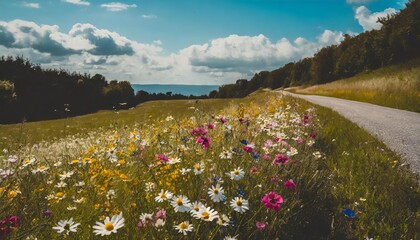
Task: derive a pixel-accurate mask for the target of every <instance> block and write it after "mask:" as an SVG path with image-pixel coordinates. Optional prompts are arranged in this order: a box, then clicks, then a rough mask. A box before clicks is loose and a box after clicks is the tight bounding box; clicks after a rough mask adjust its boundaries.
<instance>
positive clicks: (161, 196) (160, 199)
mask: <svg viewBox="0 0 420 240" xmlns="http://www.w3.org/2000/svg"><path fill="white" fill-rule="evenodd" d="M172 196H173V194H172V193H171V192H169V191H165V190H163V189H161V190H160V193H159V194H158V195H157V196H156V197H155V201H156V202H163V201H165V200H169V199H171V198H172Z"/></svg>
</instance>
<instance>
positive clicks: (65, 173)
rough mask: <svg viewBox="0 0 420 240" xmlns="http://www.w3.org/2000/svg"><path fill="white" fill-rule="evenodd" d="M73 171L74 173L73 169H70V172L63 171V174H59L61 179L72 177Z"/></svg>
mask: <svg viewBox="0 0 420 240" xmlns="http://www.w3.org/2000/svg"><path fill="white" fill-rule="evenodd" d="M73 173H74V172H73V171H69V172H63V173H62V174H59V175H60V180H64V179H66V178H70V177H71V176H72V175H73Z"/></svg>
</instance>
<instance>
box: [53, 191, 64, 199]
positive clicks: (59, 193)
mask: <svg viewBox="0 0 420 240" xmlns="http://www.w3.org/2000/svg"><path fill="white" fill-rule="evenodd" d="M55 196H56V197H58V198H61V197H63V196H64V193H63V192H58V193H56V194H55Z"/></svg>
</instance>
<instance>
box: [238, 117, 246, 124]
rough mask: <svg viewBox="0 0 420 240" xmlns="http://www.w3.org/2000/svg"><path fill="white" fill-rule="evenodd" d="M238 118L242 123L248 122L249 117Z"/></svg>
mask: <svg viewBox="0 0 420 240" xmlns="http://www.w3.org/2000/svg"><path fill="white" fill-rule="evenodd" d="M238 120H239V122H240V123H246V122H248V119H246V118H239V119H238Z"/></svg>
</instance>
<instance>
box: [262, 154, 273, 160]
mask: <svg viewBox="0 0 420 240" xmlns="http://www.w3.org/2000/svg"><path fill="white" fill-rule="evenodd" d="M263 159H264V160H267V161H269V160H271V157H270V155H267V154H264V155H263Z"/></svg>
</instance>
